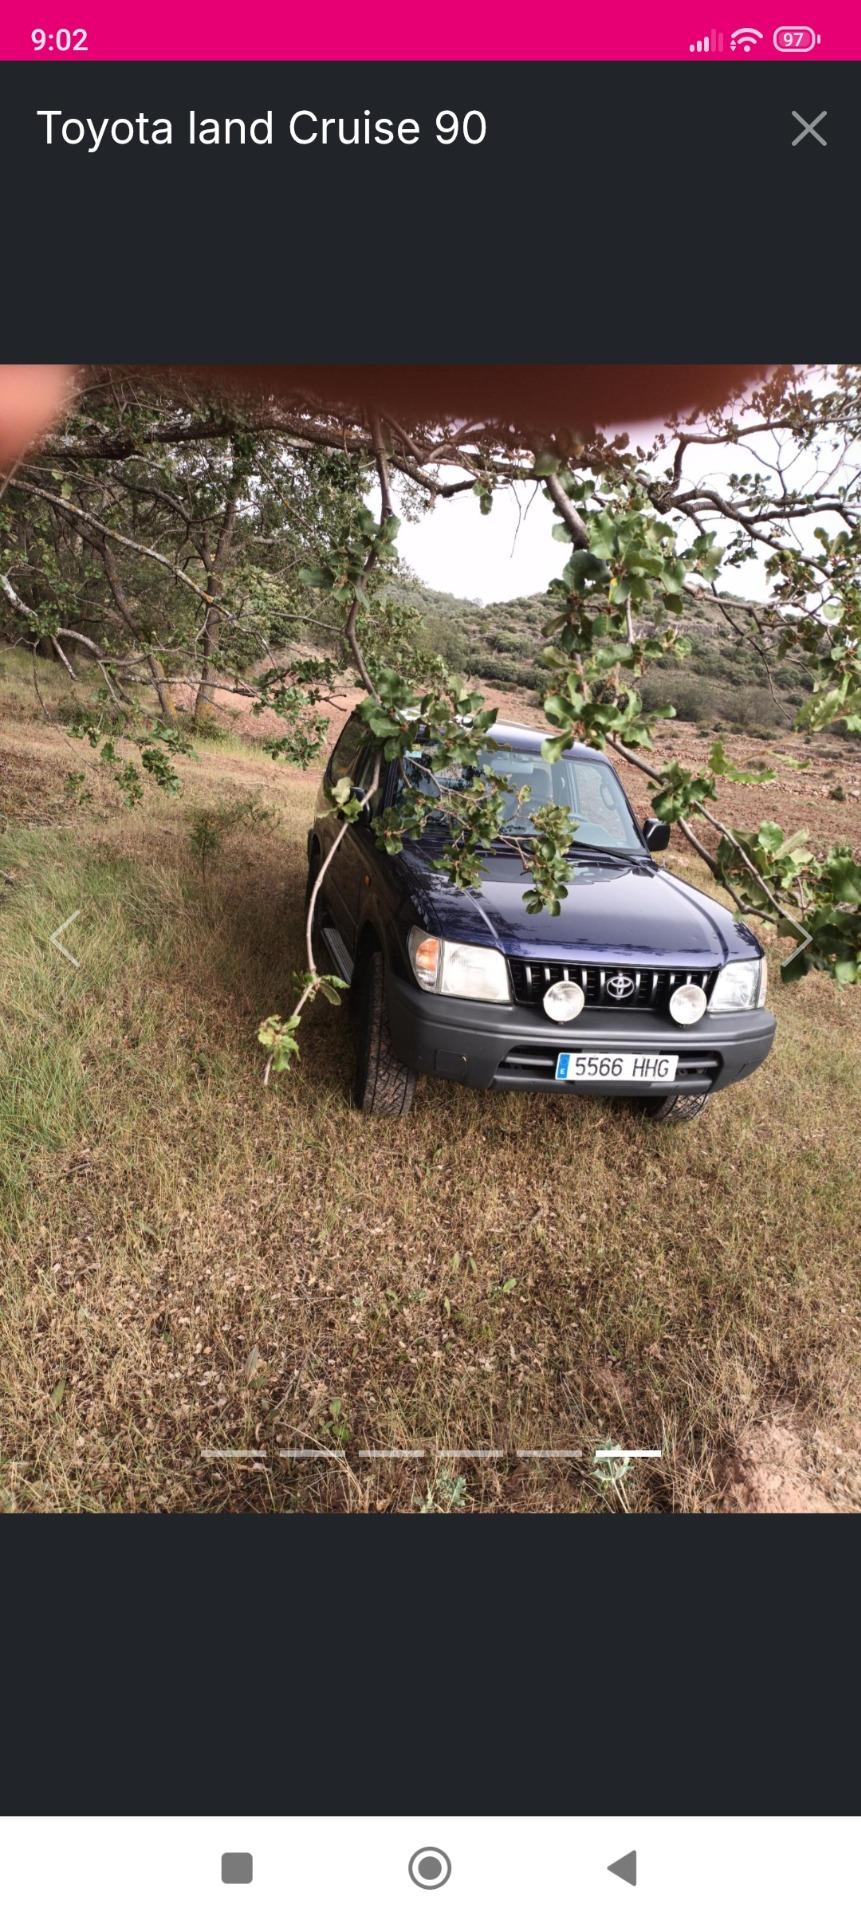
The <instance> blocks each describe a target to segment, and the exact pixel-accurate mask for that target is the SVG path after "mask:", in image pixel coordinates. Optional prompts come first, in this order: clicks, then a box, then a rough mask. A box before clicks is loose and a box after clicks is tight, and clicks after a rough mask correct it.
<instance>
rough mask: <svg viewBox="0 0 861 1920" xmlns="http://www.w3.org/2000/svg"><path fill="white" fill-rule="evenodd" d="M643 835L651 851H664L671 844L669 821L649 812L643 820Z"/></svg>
mask: <svg viewBox="0 0 861 1920" xmlns="http://www.w3.org/2000/svg"><path fill="white" fill-rule="evenodd" d="M643 837H644V839H645V842H646V846H647V847H648V849H649V852H650V853H663V852H664V851H665V850H666V848H667V847H668V846H669V844H670V827H669V822H668V821H667V820H655V819H654V817H653V816H652V815H651V814H649V815H648V817H647V818H646V819H645V820H644V821H643Z"/></svg>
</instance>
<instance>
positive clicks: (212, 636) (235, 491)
mask: <svg viewBox="0 0 861 1920" xmlns="http://www.w3.org/2000/svg"><path fill="white" fill-rule="evenodd" d="M243 478H244V475H243V470H242V468H241V466H240V462H239V456H238V454H237V450H236V445H235V443H234V447H233V467H232V471H231V476H230V486H229V488H228V493H227V500H226V502H225V507H224V516H223V519H222V522H221V527H220V529H219V534H218V540H217V541H216V546H215V554H214V557H213V558H212V560H211V561H209V562H208V564H207V577H206V591H207V593H211V594H212V596H213V598H214V599H217V598H218V596H219V594H220V593H221V586H222V579H223V575H224V569H225V567H226V565H227V562H228V560H229V558H230V549H231V547H232V545H233V530H234V527H235V525H236V505H237V501H238V499H239V495H240V492H241V489H242V482H243ZM220 632H221V609H220V607H218V606H211V607H207V610H206V619H205V620H204V623H203V632H202V634H201V637H200V645H201V654H202V668H201V675H200V685H199V687H198V689H197V698H196V700H195V703H194V723H195V726H198V727H199V726H200V724H201V722H203V723H204V724H206V722H207V721H208V722H210V723H212V722H213V721H217V719H218V707H217V705H216V702H215V696H214V692H213V689H214V686H215V684H216V682H217V679H218V675H217V672H216V665H215V663H216V659H217V654H218V639H219V634H220Z"/></svg>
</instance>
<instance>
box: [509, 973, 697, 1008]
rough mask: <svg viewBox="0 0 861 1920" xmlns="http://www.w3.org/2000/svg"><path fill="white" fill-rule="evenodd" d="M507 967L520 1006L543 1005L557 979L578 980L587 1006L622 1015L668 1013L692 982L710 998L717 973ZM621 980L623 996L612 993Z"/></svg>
mask: <svg viewBox="0 0 861 1920" xmlns="http://www.w3.org/2000/svg"><path fill="white" fill-rule="evenodd" d="M508 965H509V967H510V969H511V981H512V986H513V988H514V998H515V1000H516V1001H517V1002H518V1005H519V1006H521V1007H537V1006H540V1005H541V1002H542V1000H543V998H544V995H545V993H546V992H547V989H548V987H552V986H553V985H554V984H555V982H556V981H557V980H576V981H577V984H578V986H581V987H582V988H583V992H584V994H585V996H586V1005H587V1007H613V1008H616V1009H618V1011H619V1012H620V1013H643V1012H644V1011H646V1012H649V1013H659V1014H665V1013H666V1012H667V1009H668V1007H669V1003H670V995H671V994H672V993H673V992H674V991H675V989H676V987H680V986H683V985H684V983H685V982H686V981H690V982H691V983H692V985H693V986H695V987H702V989H703V992H704V993H705V994H706V996H708V994H709V993H710V992H711V989H712V987H713V985H714V982H715V977H716V974H717V968H715V967H713V968H711V969H710V970H709V971H707V972H705V971H703V969H702V968H694V969H693V971H688V970H685V969H681V970H676V971H675V972H672V973H671V972H670V970H669V968H668V967H624V966H623V967H576V966H571V965H563V964H562V962H561V961H559V960H509V962H508ZM620 980H621V981H624V982H626V983H627V982H630V986H629V988H628V990H627V991H626V992H623V993H622V994H621V995H620V994H619V993H618V992H615V991H614V990H613V985H614V984H615V983H616V982H617V981H620ZM611 983H613V985H611Z"/></svg>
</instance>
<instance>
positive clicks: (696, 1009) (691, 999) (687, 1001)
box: [670, 980, 708, 1027]
mask: <svg viewBox="0 0 861 1920" xmlns="http://www.w3.org/2000/svg"><path fill="white" fill-rule="evenodd" d="M707 1005H708V1002H707V1000H706V996H705V994H704V993H703V990H702V987H695V986H694V985H693V982H692V981H690V980H689V981H688V983H687V985H686V986H684V987H677V988H676V991H675V993H674V994H673V995H672V996H671V998H670V1012H671V1014H672V1016H673V1019H674V1020H677V1021H678V1023H679V1026H680V1027H692V1026H693V1025H694V1023H695V1021H697V1020H701V1019H702V1017H703V1014H704V1013H705V1010H706V1007H707Z"/></svg>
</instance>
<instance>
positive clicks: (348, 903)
mask: <svg viewBox="0 0 861 1920" xmlns="http://www.w3.org/2000/svg"><path fill="white" fill-rule="evenodd" d="M367 744H368V734H367V729H366V728H365V727H364V726H363V725H362V722H361V720H358V719H356V718H355V717H351V718H350V719H349V720H348V721H347V724H346V726H345V727H344V728H343V729H342V731H341V734H340V736H339V738H338V740H337V741H336V743H335V746H334V748H333V750H332V755H331V758H330V760H329V764H328V766H327V768H326V771H325V774H324V775H323V791H322V796H321V797H322V801H323V809H322V811H321V812H319V813H318V815H317V824H316V830H317V834H318V836H319V840H320V847H321V851H322V854H323V858H324V859H325V857H326V855H327V854H328V852H329V850H330V848H331V847H332V844H333V842H334V841H335V840H336V839H337V836H338V833H339V831H340V828H341V825H342V822H341V820H340V819H339V817H338V815H337V813H335V812H334V811H333V810H332V809H333V807H334V802H333V799H332V789H333V787H334V786H335V785H336V784H337V782H338V781H339V780H343V779H347V780H351V781H353V782H355V781H356V774H357V771H358V765H359V761H360V760H361V759H362V758H363V757H364V755H365V752H366V749H367ZM354 832H355V828H354V827H348V828H347V831H346V833H345V835H344V837H343V839H342V840H341V842H340V844H339V846H338V848H337V851H336V853H335V854H334V856H333V859H332V862H331V865H330V866H329V867H328V868H327V870H326V876H325V879H324V881H323V899H324V902H325V906H326V908H327V909H328V911H329V912H330V913H331V916H332V919H333V920H334V922H335V925H336V927H337V928H338V931H339V933H341V934H342V935H343V937H344V939H345V940H346V941H347V943H348V945H349V946H352V943H353V937H354V933H355V922H356V908H355V900H354V894H355V890H356V887H357V885H358V882H357V880H356V861H355V859H354V858H353V857H352V848H351V844H350V842H351V839H352V835H353V834H354Z"/></svg>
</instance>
